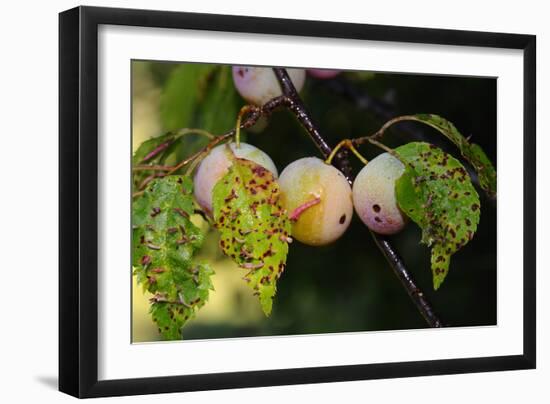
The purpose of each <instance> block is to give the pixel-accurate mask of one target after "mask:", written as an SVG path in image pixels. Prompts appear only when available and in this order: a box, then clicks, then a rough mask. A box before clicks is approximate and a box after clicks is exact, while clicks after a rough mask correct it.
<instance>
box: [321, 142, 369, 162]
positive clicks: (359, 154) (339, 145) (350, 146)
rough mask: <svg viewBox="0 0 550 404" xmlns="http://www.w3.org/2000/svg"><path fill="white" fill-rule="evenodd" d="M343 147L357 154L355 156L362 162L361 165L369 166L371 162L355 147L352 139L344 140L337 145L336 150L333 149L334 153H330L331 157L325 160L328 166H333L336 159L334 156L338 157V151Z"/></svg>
mask: <svg viewBox="0 0 550 404" xmlns="http://www.w3.org/2000/svg"><path fill="white" fill-rule="evenodd" d="M342 147H346V148H347V149H349V150H351V152H352V153H353V154H355V156H356V157H357V158H358V159H359V160H360V161H361V163H363V164H364V165H367V163H368V162H369V161H368V160H367V159H366V158H364V157H363V156H362V155H361V153H359V151H358V150H357V149H356V148H355V146H354V145H353V142H352V141H351V140H350V139H344V140H342V141H341V142H340V143H338V144H337V145H336V147H335V148H334V149H332V151H331V152H330V154H329V156H328V157H327V159H326V160H325V163H327V164H332V160H333V159H334V156H336V153H338V151H339V150H340V149H341V148H342Z"/></svg>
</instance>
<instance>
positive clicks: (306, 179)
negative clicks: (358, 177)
mask: <svg viewBox="0 0 550 404" xmlns="http://www.w3.org/2000/svg"><path fill="white" fill-rule="evenodd" d="M279 186H280V188H281V204H282V205H283V207H284V208H285V209H286V210H287V212H288V215H289V217H290V219H291V221H292V237H294V238H296V239H297V240H298V241H301V242H302V243H304V244H308V245H313V246H320V245H325V244H329V243H331V242H333V241H335V240H336V239H338V238H339V237H340V236H341V235H342V234H344V232H345V231H346V229H347V228H348V226H349V224H350V222H351V216H352V214H353V203H352V197H351V187H350V185H349V183H348V181H347V179H346V177H344V175H343V174H342V173H341V172H340V171H339V170H338V169H336V168H335V167H333V166H331V165H329V164H326V163H325V162H324V161H323V160H320V159H318V158H316V157H306V158H302V159H299V160H296V161H294V162H292V163H291V164H289V165H288V166H287V167H286V168H285V169H284V170H283V172H282V173H281V176H280V177H279Z"/></svg>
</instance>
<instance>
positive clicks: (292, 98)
mask: <svg viewBox="0 0 550 404" xmlns="http://www.w3.org/2000/svg"><path fill="white" fill-rule="evenodd" d="M273 71H274V72H275V75H276V76H277V79H278V80H279V84H280V85H281V89H282V91H283V94H284V96H285V97H286V98H288V99H289V100H287V101H286V102H287V103H289V109H290V110H291V111H292V112H293V113H294V114H295V115H296V118H297V119H298V120H299V121H300V123H301V124H302V125H303V126H304V128H305V129H306V131H307V133H308V134H309V136H310V138H311V139H312V140H313V142H314V143H315V144H316V145H317V147H318V148H319V151H320V152H321V154H322V155H323V157H324V159H327V158H328V156H329V155H330V154H331V152H332V149H331V148H330V146H328V144H327V143H326V141H325V140H324V138H323V137H322V136H321V134H320V132H319V130H318V128H317V126H316V125H315V123H314V122H313V121H312V119H311V117H310V115H309V113H308V111H307V109H306V107H305V105H304V103H303V102H302V100H301V99H300V96H299V95H298V93H297V91H296V89H295V87H294V85H293V84H292V81H291V80H290V77H289V76H288V73H287V72H286V70H285V69H281V68H274V69H273ZM337 157H338V156H337ZM333 164H334V166H335V167H337V168H338V169H340V171H342V172H343V173H344V174H345V175H346V177H347V178H348V181H349V182H350V183H352V182H353V173H351V170H349V169H346V168H348V167H346V166H345V165H344V164H343V163H342V159H341V158H335V159H334V160H333ZM344 169H346V170H344ZM346 171H347V172H346ZM371 235H372V237H373V238H374V241H375V242H376V245H377V246H378V248H379V249H380V251H382V254H383V255H384V257H386V260H387V261H388V263H389V264H390V267H391V268H392V270H393V271H394V273H395V274H396V275H397V277H398V278H399V280H400V281H401V284H402V285H403V286H404V287H405V289H406V290H407V293H408V295H409V296H410V298H411V300H412V301H413V303H414V304H415V305H416V307H417V309H418V311H419V312H420V314H421V315H422V316H423V317H424V319H425V320H426V322H427V323H428V324H429V325H430V327H442V326H443V323H442V322H441V320H439V318H438V317H437V315H436V314H435V312H434V310H433V308H432V307H431V305H430V303H429V302H428V301H427V299H426V297H425V296H424V293H422V291H421V290H420V289H419V288H418V287H417V286H416V284H415V282H414V280H413V278H412V276H411V274H410V273H409V271H408V269H407V267H406V266H405V263H404V262H403V260H402V259H401V257H400V256H399V254H398V253H397V251H396V250H395V249H394V248H393V247H392V245H391V244H390V242H389V241H388V240H387V239H386V238H385V237H382V236H380V235H378V234H376V233H374V232H372V231H371Z"/></svg>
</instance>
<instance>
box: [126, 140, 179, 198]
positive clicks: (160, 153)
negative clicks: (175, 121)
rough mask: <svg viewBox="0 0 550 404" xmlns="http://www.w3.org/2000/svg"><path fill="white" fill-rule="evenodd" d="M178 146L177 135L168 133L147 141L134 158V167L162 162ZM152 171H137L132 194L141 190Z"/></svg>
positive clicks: (134, 173) (140, 146)
mask: <svg viewBox="0 0 550 404" xmlns="http://www.w3.org/2000/svg"><path fill="white" fill-rule="evenodd" d="M176 144H177V142H176V137H175V134H174V133H172V132H168V133H166V134H164V135H161V136H157V137H153V138H150V139H147V140H146V141H144V142H143V143H141V144H140V145H139V147H138V149H137V150H136V151H135V153H134V156H133V157H132V165H133V166H136V165H140V164H150V163H155V162H159V163H161V164H162V162H163V161H164V160H165V159H166V157H167V156H168V154H170V153H172V152H173V151H174V146H175V145H176ZM152 173H153V172H152V171H136V172H133V173H132V188H133V190H132V192H136V191H138V190H139V188H140V185H141V184H142V182H143V181H144V180H145V179H146V178H147V177H149V176H150V175H151V174H152Z"/></svg>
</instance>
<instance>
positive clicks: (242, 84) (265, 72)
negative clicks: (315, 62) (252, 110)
mask: <svg viewBox="0 0 550 404" xmlns="http://www.w3.org/2000/svg"><path fill="white" fill-rule="evenodd" d="M287 72H288V75H289V76H290V80H291V81H292V84H294V87H296V91H300V90H301V89H302V87H303V86H304V81H305V79H306V71H305V70H303V69H287ZM233 81H234V83H235V88H236V89H237V91H238V92H239V94H241V96H242V97H243V98H244V99H245V100H246V101H247V102H249V103H251V104H254V105H257V106H262V105H264V104H265V103H266V102H267V101H269V100H270V99H272V98H275V97H278V96H279V95H282V91H281V86H280V85H279V81H278V80H277V77H276V76H275V73H274V72H273V69H271V68H269V67H251V66H233Z"/></svg>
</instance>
